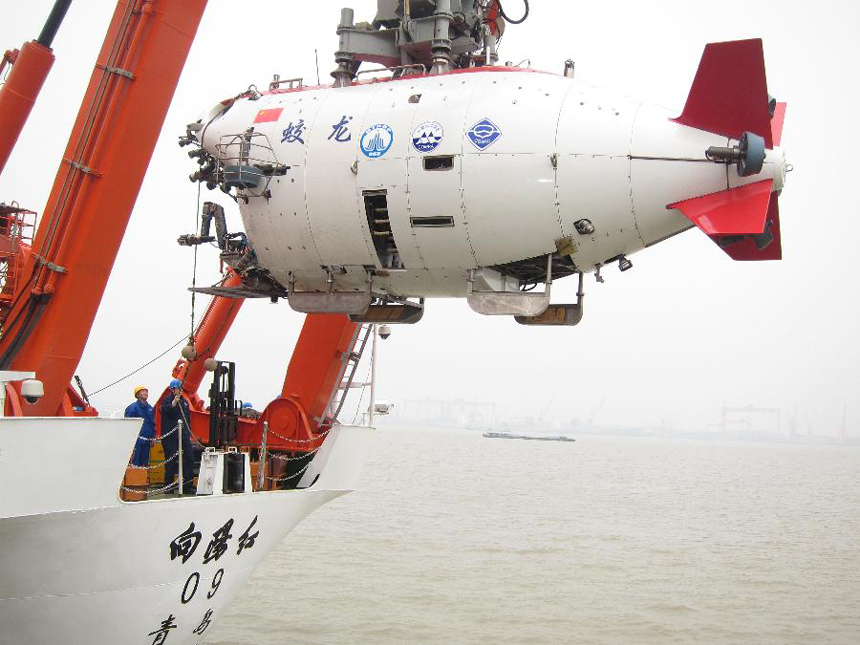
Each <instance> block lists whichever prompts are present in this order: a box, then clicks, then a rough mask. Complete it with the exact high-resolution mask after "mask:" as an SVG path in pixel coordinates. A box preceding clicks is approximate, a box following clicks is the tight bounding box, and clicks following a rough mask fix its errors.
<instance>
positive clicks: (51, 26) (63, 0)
mask: <svg viewBox="0 0 860 645" xmlns="http://www.w3.org/2000/svg"><path fill="white" fill-rule="evenodd" d="M71 1H72V0H57V2H55V3H54V8H53V10H52V11H51V15H50V16H49V17H48V21H47V22H46V23H45V28H44V29H42V33H41V34H39V37H38V38H37V39H36V40H31V41H30V42H28V43H24V45H23V47H21V51H18V50H14V51H7V52H6V53H5V54H4V56H3V60H2V62H0V71H2V70H3V67H4V66H5V65H6V64H7V63H12V71H11V72H9V78H7V79H6V82H5V83H4V84H3V86H2V87H0V123H2V124H3V127H1V128H0V172H3V168H5V166H6V162H7V161H8V160H9V155H11V154H12V149H13V148H14V147H15V143H16V142H17V141H18V135H20V134H21V130H23V129H24V124H25V123H27V118H28V117H29V116H30V110H32V109H33V105H34V104H35V102H36V97H38V96H39V91H40V90H41V89H42V84H43V83H44V82H45V79H46V78H47V77H48V72H50V71H51V67H52V66H53V64H54V54H53V52H52V51H51V45H52V44H53V41H54V36H55V35H56V33H57V29H58V28H59V26H60V23H61V22H62V21H63V18H64V17H65V15H66V11H68V10H69V5H70V4H71Z"/></svg>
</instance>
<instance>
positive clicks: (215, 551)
mask: <svg viewBox="0 0 860 645" xmlns="http://www.w3.org/2000/svg"><path fill="white" fill-rule="evenodd" d="M138 424H139V421H134V420H125V419H116V420H113V419H3V420H2V421H0V486H2V490H3V496H2V500H0V554H2V555H0V625H2V630H0V642H2V643H61V642H62V643H82V644H83V643H86V644H92V643H148V644H151V643H194V642H198V641H199V640H202V639H203V638H204V634H205V632H206V631H207V630H208V629H209V628H210V627H211V624H212V622H214V621H215V620H216V619H217V618H218V617H219V616H220V615H221V613H222V612H223V611H224V609H225V608H226V607H227V606H228V605H229V603H230V602H231V600H232V599H233V598H234V597H235V596H236V594H237V592H238V590H239V589H240V587H241V586H242V584H243V583H244V582H245V580H246V579H247V578H248V576H249V575H250V574H251V572H252V571H253V570H254V568H255V567H256V566H257V565H258V564H259V563H260V561H261V560H262V559H263V558H264V556H265V555H266V554H267V553H268V552H269V551H270V550H271V549H272V548H273V547H274V546H275V545H277V544H278V542H280V540H281V539H283V537H284V536H285V535H286V534H287V533H288V532H289V531H290V530H291V529H292V528H293V527H294V526H296V524H298V523H299V522H300V521H301V520H302V519H304V518H305V517H306V516H307V515H308V514H309V513H310V512H311V511H313V510H315V509H316V508H318V507H319V506H321V505H322V504H324V503H326V502H328V501H330V500H332V499H334V498H336V497H339V496H340V495H343V494H344V493H346V492H349V490H350V487H351V486H352V485H353V484H354V480H355V477H356V476H357V473H358V467H359V465H360V463H361V461H362V457H363V450H364V448H365V446H366V443H367V441H366V439H367V437H368V434H369V429H368V428H364V427H357V426H339V427H336V428H335V429H333V430H332V431H331V433H330V434H329V437H328V438H327V439H326V442H325V443H324V444H323V448H322V449H321V450H320V451H319V452H318V453H317V456H316V457H315V459H314V462H312V464H311V467H309V468H308V470H307V471H306V473H305V475H304V476H303V477H302V481H305V480H307V482H308V483H310V482H313V484H312V486H311V487H310V488H305V489H297V490H290V491H266V492H257V493H242V494H233V495H219V496H205V497H204V496H196V497H195V496H189V497H183V498H175V499H164V500H155V501H149V502H132V503H126V502H122V501H120V500H119V498H118V496H117V491H118V486H119V482H120V481H121V479H122V474H123V472H124V468H125V463H126V460H127V458H128V453H129V447H130V446H132V445H133V444H134V437H135V435H136V434H137V428H138ZM82 442H83V443H82ZM88 446H89V447H91V450H89V451H87V450H86V449H84V450H81V448H82V447H83V448H87V447H88ZM46 451H47V452H48V455H47V457H48V458H47V459H46V458H45V452H46ZM24 452H30V454H29V459H28V461H26V462H25V461H22V460H21V459H20V457H22V456H23V454H24ZM40 455H42V457H41V458H40ZM73 455H85V456H86V460H85V463H80V462H79V463H73V459H72V456H73ZM60 457H62V458H60ZM106 457H110V458H109V459H106ZM34 458H35V463H38V464H39V466H38V468H33V467H32V464H33V463H34ZM26 464H29V466H28V465H26ZM102 464H107V465H102ZM117 464H118V466H117ZM111 477H112V479H110V478H111ZM99 482H101V484H102V486H101V487H99V486H98V485H97V484H98V483H99ZM75 493H77V494H78V500H79V501H78V502H77V503H75V502H74V501H73V500H72V499H71V498H72V497H74V494H75ZM58 499H59V501H61V502H62V506H64V507H61V505H60V504H58V503H57V500H58ZM289 575H290V573H289V572H285V576H289Z"/></svg>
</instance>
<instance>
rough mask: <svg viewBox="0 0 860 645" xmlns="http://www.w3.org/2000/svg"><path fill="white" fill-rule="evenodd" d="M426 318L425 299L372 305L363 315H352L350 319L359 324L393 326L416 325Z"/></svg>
mask: <svg viewBox="0 0 860 645" xmlns="http://www.w3.org/2000/svg"><path fill="white" fill-rule="evenodd" d="M423 317H424V298H421V299H419V301H418V302H410V301H408V300H405V301H400V302H383V303H380V304H372V305H370V307H368V309H367V311H366V312H365V313H363V314H350V316H349V319H350V320H351V321H352V322H357V323H378V324H382V323H387V324H392V325H395V324H397V325H414V324H415V323H417V322H418V321H419V320H421V319H422V318H423Z"/></svg>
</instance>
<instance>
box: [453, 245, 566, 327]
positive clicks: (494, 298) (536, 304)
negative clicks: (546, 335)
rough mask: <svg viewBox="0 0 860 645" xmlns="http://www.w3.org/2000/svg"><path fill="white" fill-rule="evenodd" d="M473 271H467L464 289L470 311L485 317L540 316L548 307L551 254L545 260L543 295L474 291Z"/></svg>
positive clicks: (550, 284)
mask: <svg viewBox="0 0 860 645" xmlns="http://www.w3.org/2000/svg"><path fill="white" fill-rule="evenodd" d="M474 283H475V271H474V269H469V280H468V285H467V287H466V302H468V303H469V307H471V309H472V311H475V312H477V313H479V314H484V315H485V316H526V317H530V318H531V317H535V316H539V315H541V314H542V313H543V312H545V311H546V310H547V307H549V296H550V290H551V287H552V253H550V254H549V255H547V259H546V289H544V291H543V293H530V292H523V291H474V289H473V288H474Z"/></svg>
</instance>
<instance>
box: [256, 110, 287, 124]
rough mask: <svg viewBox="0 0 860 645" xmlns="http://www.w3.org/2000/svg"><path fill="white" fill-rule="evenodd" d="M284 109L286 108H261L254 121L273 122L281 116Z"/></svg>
mask: <svg viewBox="0 0 860 645" xmlns="http://www.w3.org/2000/svg"><path fill="white" fill-rule="evenodd" d="M283 111H284V108H271V109H268V110H260V111H259V112H257V117H256V118H255V119H254V123H271V122H272V121H277V120H278V119H279V118H281V112H283Z"/></svg>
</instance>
